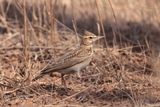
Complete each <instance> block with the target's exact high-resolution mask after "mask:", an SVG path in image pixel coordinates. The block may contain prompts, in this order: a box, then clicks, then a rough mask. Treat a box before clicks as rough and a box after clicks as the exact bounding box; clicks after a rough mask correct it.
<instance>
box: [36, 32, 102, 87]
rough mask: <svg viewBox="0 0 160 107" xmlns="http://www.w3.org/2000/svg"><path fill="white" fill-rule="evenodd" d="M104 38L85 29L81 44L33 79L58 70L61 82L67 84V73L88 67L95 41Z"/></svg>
mask: <svg viewBox="0 0 160 107" xmlns="http://www.w3.org/2000/svg"><path fill="white" fill-rule="evenodd" d="M100 38H102V36H101V37H99V36H96V35H94V34H93V33H90V32H88V31H85V35H84V36H82V37H81V42H80V46H79V47H78V48H77V49H75V50H74V51H72V52H69V53H67V54H65V55H64V56H62V57H61V58H60V59H59V60H58V61H57V62H55V63H51V64H48V65H47V66H46V67H45V68H44V69H42V70H41V71H40V73H39V74H38V75H37V76H36V77H35V78H34V79H33V81H35V80H37V79H39V78H41V77H43V76H44V75H46V74H51V73H53V72H58V73H60V74H61V82H62V84H63V85H66V83H65V80H64V75H65V74H70V73H74V72H78V73H79V72H80V70H81V69H82V68H84V67H86V66H87V65H88V64H89V63H90V61H91V59H92V56H93V42H94V41H96V40H98V39H100Z"/></svg>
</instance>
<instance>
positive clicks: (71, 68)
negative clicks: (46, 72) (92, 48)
mask: <svg viewBox="0 0 160 107" xmlns="http://www.w3.org/2000/svg"><path fill="white" fill-rule="evenodd" d="M91 59H92V58H88V59H87V60H86V61H84V62H82V63H80V64H77V65H75V66H72V67H70V68H68V69H65V70H63V71H61V73H62V74H69V73H73V72H79V71H80V70H81V69H83V68H85V67H86V66H87V65H89V63H90V62H91Z"/></svg>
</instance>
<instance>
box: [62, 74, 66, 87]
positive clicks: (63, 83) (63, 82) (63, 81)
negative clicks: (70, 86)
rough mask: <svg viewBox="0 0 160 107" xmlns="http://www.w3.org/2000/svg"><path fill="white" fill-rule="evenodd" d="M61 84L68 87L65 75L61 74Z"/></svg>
mask: <svg viewBox="0 0 160 107" xmlns="http://www.w3.org/2000/svg"><path fill="white" fill-rule="evenodd" d="M61 83H62V85H64V86H66V81H65V79H64V74H61Z"/></svg>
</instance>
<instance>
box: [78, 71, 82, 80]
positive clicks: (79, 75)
mask: <svg viewBox="0 0 160 107" xmlns="http://www.w3.org/2000/svg"><path fill="white" fill-rule="evenodd" d="M77 76H78V78H80V79H81V78H82V75H81V71H78V72H77Z"/></svg>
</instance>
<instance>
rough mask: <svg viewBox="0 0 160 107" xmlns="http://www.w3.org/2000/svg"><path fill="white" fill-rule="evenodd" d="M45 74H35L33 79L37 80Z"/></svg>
mask: <svg viewBox="0 0 160 107" xmlns="http://www.w3.org/2000/svg"><path fill="white" fill-rule="evenodd" d="M43 76H44V75H43V74H39V75H37V76H35V77H34V78H33V79H32V81H36V80H38V79H40V78H42V77H43Z"/></svg>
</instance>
